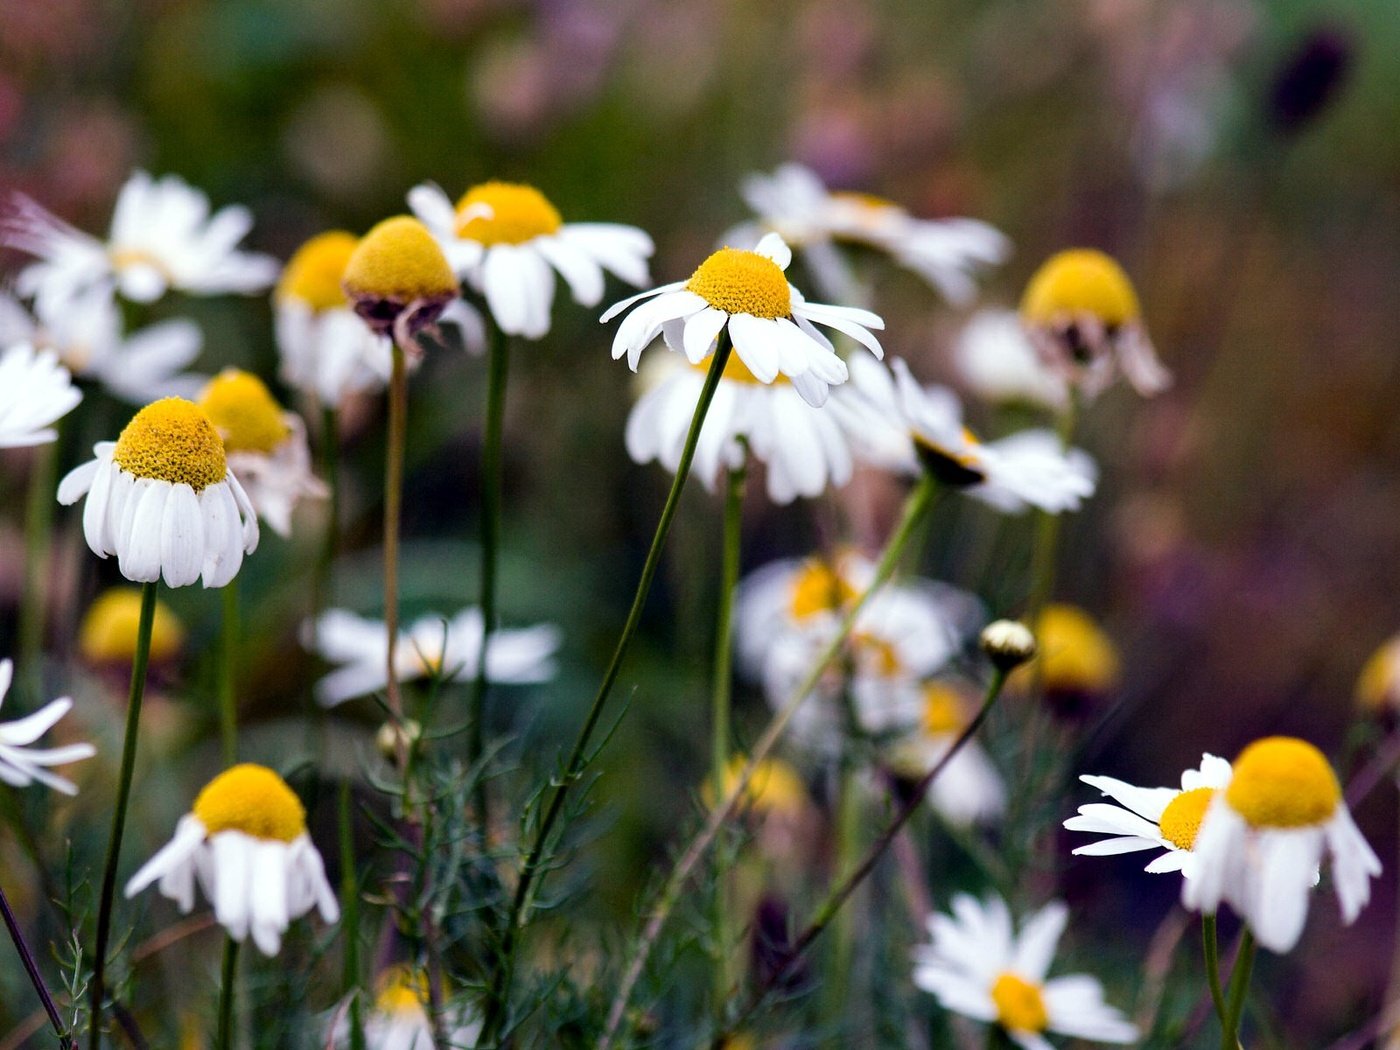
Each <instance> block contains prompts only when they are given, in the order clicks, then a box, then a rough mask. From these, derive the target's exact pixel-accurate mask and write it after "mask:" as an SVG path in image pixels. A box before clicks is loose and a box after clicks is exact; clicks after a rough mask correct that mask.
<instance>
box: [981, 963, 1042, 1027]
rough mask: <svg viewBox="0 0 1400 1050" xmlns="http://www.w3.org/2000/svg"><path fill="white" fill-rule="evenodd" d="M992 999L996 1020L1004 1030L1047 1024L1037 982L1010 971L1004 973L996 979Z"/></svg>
mask: <svg viewBox="0 0 1400 1050" xmlns="http://www.w3.org/2000/svg"><path fill="white" fill-rule="evenodd" d="M992 1003H993V1004H994V1005H995V1006H996V1008H997V1024H999V1025H1001V1026H1002V1027H1003V1028H1005V1029H1006V1030H1007V1031H1008V1032H1043V1031H1045V1029H1046V1027H1047V1026H1048V1025H1049V1024H1050V1015H1049V1014H1048V1013H1047V1012H1046V1010H1045V994H1044V993H1043V992H1042V991H1041V990H1040V985H1038V984H1032V983H1031V982H1030V981H1027V980H1026V979H1025V978H1024V977H1019V976H1017V975H1016V974H1014V973H1004V974H1002V975H1001V976H1000V977H998V978H997V979H996V983H994V984H993V985H992Z"/></svg>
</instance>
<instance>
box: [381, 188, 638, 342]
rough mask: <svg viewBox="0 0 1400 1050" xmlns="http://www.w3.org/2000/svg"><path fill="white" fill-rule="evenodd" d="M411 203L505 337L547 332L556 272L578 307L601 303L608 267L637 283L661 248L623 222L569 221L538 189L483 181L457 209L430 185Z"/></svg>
mask: <svg viewBox="0 0 1400 1050" xmlns="http://www.w3.org/2000/svg"><path fill="white" fill-rule="evenodd" d="M408 205H409V207H410V208H411V209H413V213H414V214H415V215H416V216H418V218H419V219H420V220H422V222H423V225H425V226H427V227H428V229H429V230H430V231H431V232H432V234H433V236H434V237H436V238H437V241H438V243H439V244H440V245H441V246H442V250H443V254H445V255H446V256H447V260H448V263H449V264H450V265H451V266H452V269H453V271H454V272H455V273H456V274H457V276H458V277H459V278H461V279H462V280H465V281H467V282H468V283H469V284H470V285H471V286H472V287H473V288H475V289H476V290H477V291H478V292H481V293H482V294H483V295H484V296H485V297H486V304H487V306H489V307H490V309H491V316H492V317H494V318H495V320H496V324H497V325H498V326H499V327H500V329H501V331H502V332H505V333H506V334H507V335H523V336H524V337H525V338H527V339H540V338H542V337H543V336H545V335H547V334H548V333H549V322H550V309H551V307H552V306H553V304H554V271H555V270H558V271H559V275H560V276H561V277H563V278H564V281H565V283H567V284H568V286H569V291H570V292H571V293H572V294H573V297H574V301H575V302H577V303H578V304H579V305H580V306H597V305H598V303H599V302H601V301H602V298H603V271H604V270H606V271H608V272H610V273H613V274H615V275H617V276H618V277H620V278H622V280H624V281H626V282H627V283H628V284H631V285H635V286H636V287H638V288H640V287H642V286H643V285H645V284H647V283H648V282H649V281H650V280H651V276H650V273H649V272H648V269H647V260H648V259H650V258H651V255H652V252H653V251H655V246H654V245H653V244H652V241H651V238H650V237H649V236H647V234H646V233H644V232H643V231H642V230H639V229H637V228H636V227H635V226H623V225H621V224H618V223H606V222H570V223H566V222H564V220H563V218H562V217H561V216H560V214H559V210H558V209H557V208H555V207H554V205H553V204H551V203H550V202H549V200H548V199H547V198H546V197H545V196H544V194H542V193H541V192H540V191H539V190H537V189H535V188H534V187H533V186H525V185H521V184H519V183H511V182H484V183H482V184H480V185H479V186H473V187H472V188H471V189H469V190H468V191H467V192H466V193H465V194H463V195H462V199H461V200H459V201H458V202H457V204H456V205H455V206H454V205H453V204H452V201H451V200H450V199H449V198H448V196H447V194H445V193H444V192H443V191H442V190H441V189H439V188H438V187H437V186H435V185H433V184H432V183H430V182H425V183H423V184H422V185H419V186H415V187H414V188H413V189H412V190H410V191H409V194H408Z"/></svg>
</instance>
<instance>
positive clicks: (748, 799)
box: [702, 755, 807, 814]
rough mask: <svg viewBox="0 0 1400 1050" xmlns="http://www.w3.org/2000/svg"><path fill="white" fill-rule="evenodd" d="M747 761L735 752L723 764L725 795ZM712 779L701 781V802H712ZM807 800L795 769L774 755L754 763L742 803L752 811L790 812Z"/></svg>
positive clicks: (730, 789) (805, 789) (731, 789)
mask: <svg viewBox="0 0 1400 1050" xmlns="http://www.w3.org/2000/svg"><path fill="white" fill-rule="evenodd" d="M747 764H748V757H747V756H745V755H735V756H734V757H733V758H731V759H730V760H729V764H728V765H727V766H725V767H724V794H725V796H726V797H727V796H728V795H729V793H730V792H732V791H733V790H734V788H735V786H736V785H738V783H739V774H740V773H742V772H743V771H744V766H746V765H747ZM714 793H715V788H714V779H713V778H709V779H707V780H706V781H705V787H704V791H703V792H702V794H703V796H704V799H705V802H706V803H707V804H708V805H710V806H713V805H715V798H714ZM806 801H807V786H806V785H805V784H804V783H803V782H802V777H801V776H800V775H799V774H798V772H797V770H795V769H793V768H792V766H790V765H788V764H787V763H786V762H784V761H782V760H781V759H777V758H765V759H763V760H762V761H761V762H759V763H758V765H757V766H755V767H754V771H753V776H752V777H750V778H749V786H748V787H747V788H746V789H745V790H744V797H743V800H742V803H741V804H742V805H743V807H744V808H745V809H748V810H751V811H753V812H754V813H779V814H794V813H797V812H799V811H800V810H801V809H802V806H803V805H804V804H805V803H806Z"/></svg>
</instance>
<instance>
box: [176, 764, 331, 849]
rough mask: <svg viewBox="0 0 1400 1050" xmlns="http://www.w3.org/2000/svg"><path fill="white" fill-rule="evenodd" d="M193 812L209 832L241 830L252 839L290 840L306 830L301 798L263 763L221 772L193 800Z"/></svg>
mask: <svg viewBox="0 0 1400 1050" xmlns="http://www.w3.org/2000/svg"><path fill="white" fill-rule="evenodd" d="M194 815H195V816H196V817H197V818H199V822H200V823H201V824H203V825H204V830H205V831H206V832H207V833H208V834H210V835H216V834H218V833H219V832H220V831H241V832H243V834H245V835H250V836H252V837H253V838H255V839H270V840H274V841H277V842H291V841H293V840H294V839H296V838H298V837H300V836H301V835H303V834H305V833H306V810H305V809H303V808H302V805H301V800H300V799H299V798H297V796H296V794H295V793H294V792H293V791H292V789H291V788H289V787H288V786H287V782H286V781H285V780H283V779H282V778H281V777H279V776H278V775H277V774H276V773H274V772H273V771H272V770H270V769H268V768H267V767H266V766H255V765H251V764H244V765H241V766H234V767H233V768H232V769H229V770H227V771H225V772H223V773H220V774H219V775H218V776H217V777H215V778H214V779H213V780H211V781H209V783H208V784H207V785H206V786H205V788H204V790H203V791H201V792H200V793H199V797H198V798H196V799H195V800H194Z"/></svg>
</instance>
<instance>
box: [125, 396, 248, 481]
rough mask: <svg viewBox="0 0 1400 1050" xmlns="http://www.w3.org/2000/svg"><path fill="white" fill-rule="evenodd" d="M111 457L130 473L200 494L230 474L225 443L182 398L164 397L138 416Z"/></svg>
mask: <svg viewBox="0 0 1400 1050" xmlns="http://www.w3.org/2000/svg"><path fill="white" fill-rule="evenodd" d="M112 458H113V459H114V460H115V461H116V464H117V466H119V467H121V468H122V470H124V471H126V472H127V473H128V474H134V475H135V476H136V477H138V478H155V479H157V480H160V481H168V482H170V483H171V484H172V485H180V484H185V485H188V486H189V487H190V488H192V489H194V490H195V491H196V492H202V491H203V490H204V489H205V488H206V487H208V486H209V485H213V484H214V483H215V482H219V481H223V480H224V476H225V475H226V474H227V473H228V468H227V466H226V465H225V463H224V441H223V438H221V437H219V432H218V431H217V430H215V429H214V424H213V423H212V422H210V420H209V417H208V416H207V415H205V413H204V410H203V409H202V408H200V407H199V406H198V405H196V404H195V403H194V402H192V401H186V400H185V399H184V398H182V397H166V398H162V399H161V400H159V401H153V402H152V403H151V404H149V405H147V406H146V407H145V408H143V409H142V410H141V411H140V412H137V413H136V415H135V416H133V417H132V419H131V422H130V423H128V424H127V425H126V428H125V429H124V430H122V432H121V436H120V437H118V438H117V447H116V450H115V451H114V452H113V453H112Z"/></svg>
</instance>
